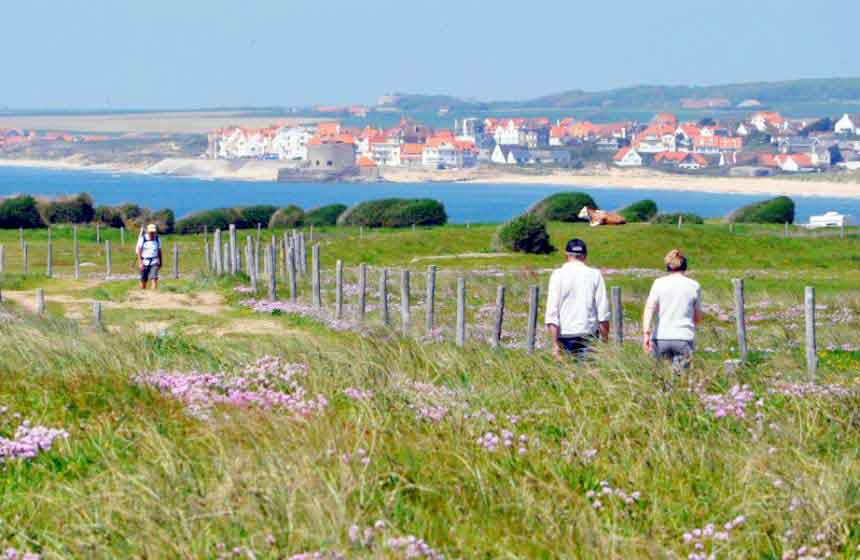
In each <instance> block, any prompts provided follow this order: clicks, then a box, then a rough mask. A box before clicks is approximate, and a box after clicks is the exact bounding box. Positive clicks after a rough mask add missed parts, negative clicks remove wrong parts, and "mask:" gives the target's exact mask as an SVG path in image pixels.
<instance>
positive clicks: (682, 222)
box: [678, 214, 684, 229]
mask: <svg viewBox="0 0 860 560" xmlns="http://www.w3.org/2000/svg"><path fill="white" fill-rule="evenodd" d="M683 225H684V215H683V214H678V229H681V226H683Z"/></svg>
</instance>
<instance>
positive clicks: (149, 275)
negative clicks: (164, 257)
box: [135, 224, 161, 290]
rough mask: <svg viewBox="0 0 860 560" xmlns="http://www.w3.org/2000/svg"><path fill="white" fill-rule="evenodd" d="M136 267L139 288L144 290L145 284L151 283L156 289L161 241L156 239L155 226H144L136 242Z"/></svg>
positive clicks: (159, 266) (156, 230) (156, 231)
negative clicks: (138, 271) (137, 268)
mask: <svg viewBox="0 0 860 560" xmlns="http://www.w3.org/2000/svg"><path fill="white" fill-rule="evenodd" d="M135 252H136V253H137V266H138V267H139V268H140V288H141V289H142V290H145V289H146V284H147V282H149V281H152V287H153V288H154V289H156V290H157V289H158V270H159V269H160V268H161V240H160V239H159V238H158V228H157V227H156V226H155V224H149V225H148V226H146V233H145V234H144V233H142V232H141V235H140V238H138V240H137V248H136V251H135Z"/></svg>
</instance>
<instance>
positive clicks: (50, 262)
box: [45, 226, 54, 278]
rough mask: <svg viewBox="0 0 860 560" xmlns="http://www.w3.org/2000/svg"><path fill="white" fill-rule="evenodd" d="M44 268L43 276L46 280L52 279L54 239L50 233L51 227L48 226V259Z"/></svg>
mask: <svg viewBox="0 0 860 560" xmlns="http://www.w3.org/2000/svg"><path fill="white" fill-rule="evenodd" d="M45 268H46V270H45V275H46V276H47V277H48V278H52V277H53V276H54V239H53V235H52V233H51V226H48V257H47V266H46V267H45Z"/></svg>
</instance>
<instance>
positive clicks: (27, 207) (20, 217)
mask: <svg viewBox="0 0 860 560" xmlns="http://www.w3.org/2000/svg"><path fill="white" fill-rule="evenodd" d="M44 225H45V222H44V221H43V220H42V216H41V215H40V214H39V208H38V207H37V205H36V199H35V198H33V197H32V196H16V197H12V198H7V199H5V200H3V202H2V203H0V228H2V229H14V228H19V227H20V228H28V229H29V228H40V227H44Z"/></svg>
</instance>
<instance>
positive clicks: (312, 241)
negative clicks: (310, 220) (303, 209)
mask: <svg viewBox="0 0 860 560" xmlns="http://www.w3.org/2000/svg"><path fill="white" fill-rule="evenodd" d="M308 241H309V242H310V243H311V247H313V243H314V225H313V224H311V227H310V230H309V231H308Z"/></svg>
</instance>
